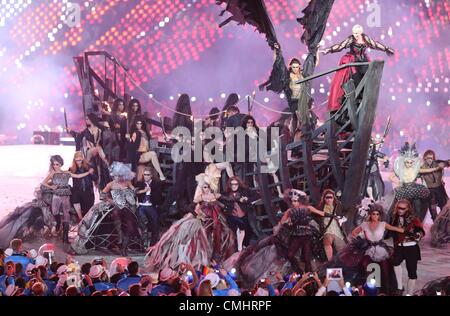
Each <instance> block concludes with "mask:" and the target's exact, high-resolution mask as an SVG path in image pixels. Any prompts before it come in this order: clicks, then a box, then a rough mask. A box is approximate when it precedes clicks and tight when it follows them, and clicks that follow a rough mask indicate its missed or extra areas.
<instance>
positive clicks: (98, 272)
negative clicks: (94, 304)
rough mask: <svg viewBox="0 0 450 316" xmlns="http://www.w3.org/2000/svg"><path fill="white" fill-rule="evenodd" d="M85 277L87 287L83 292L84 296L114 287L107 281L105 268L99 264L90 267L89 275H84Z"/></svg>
mask: <svg viewBox="0 0 450 316" xmlns="http://www.w3.org/2000/svg"><path fill="white" fill-rule="evenodd" d="M85 279H86V281H87V284H88V287H86V288H85V289H84V291H83V292H84V294H85V295H86V296H91V294H93V293H94V292H95V291H107V290H110V289H112V288H114V285H113V284H111V283H110V282H109V278H108V276H107V275H106V272H105V268H104V267H103V266H101V265H99V264H97V265H93V266H92V267H91V269H90V270H89V275H86V276H85Z"/></svg>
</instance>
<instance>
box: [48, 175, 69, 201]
mask: <svg viewBox="0 0 450 316" xmlns="http://www.w3.org/2000/svg"><path fill="white" fill-rule="evenodd" d="M70 178H71V176H70V173H68V172H62V173H55V174H54V175H53V179H52V183H53V185H56V186H57V188H56V189H55V190H54V192H53V194H54V195H57V196H70V195H71V194H72V191H71V189H70V185H69V180H70Z"/></svg>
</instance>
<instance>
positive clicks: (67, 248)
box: [63, 223, 70, 253]
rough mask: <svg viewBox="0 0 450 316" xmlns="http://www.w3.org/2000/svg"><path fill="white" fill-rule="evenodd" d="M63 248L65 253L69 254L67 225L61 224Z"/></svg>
mask: <svg viewBox="0 0 450 316" xmlns="http://www.w3.org/2000/svg"><path fill="white" fill-rule="evenodd" d="M63 248H64V251H65V252H67V253H70V242H69V223H63Z"/></svg>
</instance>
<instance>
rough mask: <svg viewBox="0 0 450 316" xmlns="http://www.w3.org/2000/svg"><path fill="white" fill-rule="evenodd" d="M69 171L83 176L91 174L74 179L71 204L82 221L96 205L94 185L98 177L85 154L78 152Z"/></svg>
mask: <svg viewBox="0 0 450 316" xmlns="http://www.w3.org/2000/svg"><path fill="white" fill-rule="evenodd" d="M69 171H70V172H71V173H72V174H83V173H85V172H90V174H89V175H88V176H86V177H83V178H81V179H76V178H74V179H73V188H72V195H71V203H72V204H73V207H74V208H75V211H76V212H77V215H78V219H79V220H80V221H81V220H82V219H83V216H84V215H86V213H87V212H88V211H89V210H90V209H91V207H92V206H93V205H94V201H95V194H94V183H95V182H96V181H97V177H96V176H95V174H94V169H93V168H92V167H91V166H90V165H89V163H88V161H87V159H85V158H84V156H83V153H82V152H80V151H77V152H76V153H75V154H74V156H73V162H72V166H71V167H70V169H69Z"/></svg>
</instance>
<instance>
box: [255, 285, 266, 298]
mask: <svg viewBox="0 0 450 316" xmlns="http://www.w3.org/2000/svg"><path fill="white" fill-rule="evenodd" d="M254 296H269V291H267V290H266V289H263V288H261V287H260V288H258V290H257V291H256V293H255V295H254Z"/></svg>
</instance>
